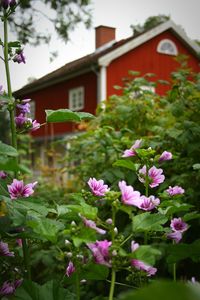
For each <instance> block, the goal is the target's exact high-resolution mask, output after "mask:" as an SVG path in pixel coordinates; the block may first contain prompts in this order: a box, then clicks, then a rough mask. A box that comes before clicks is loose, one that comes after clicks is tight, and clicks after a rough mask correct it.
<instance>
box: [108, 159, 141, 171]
mask: <svg viewBox="0 0 200 300" xmlns="http://www.w3.org/2000/svg"><path fill="white" fill-rule="evenodd" d="M113 166H114V167H123V168H127V169H129V170H132V171H137V164H134V163H133V162H132V161H131V160H129V159H118V160H117V161H116V162H114V163H113Z"/></svg>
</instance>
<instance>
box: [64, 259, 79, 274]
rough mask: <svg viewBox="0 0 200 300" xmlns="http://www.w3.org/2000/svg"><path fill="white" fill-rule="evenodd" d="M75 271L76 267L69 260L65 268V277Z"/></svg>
mask: <svg viewBox="0 0 200 300" xmlns="http://www.w3.org/2000/svg"><path fill="white" fill-rule="evenodd" d="M75 271H76V268H75V267H74V264H73V262H72V261H70V262H69V264H68V266H67V268H66V272H65V275H67V277H70V276H71V275H72V274H73V273H74V272H75Z"/></svg>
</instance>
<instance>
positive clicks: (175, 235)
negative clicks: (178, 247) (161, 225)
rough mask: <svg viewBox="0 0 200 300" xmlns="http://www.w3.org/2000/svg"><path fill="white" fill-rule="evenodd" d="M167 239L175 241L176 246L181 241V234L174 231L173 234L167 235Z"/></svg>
mask: <svg viewBox="0 0 200 300" xmlns="http://www.w3.org/2000/svg"><path fill="white" fill-rule="evenodd" d="M167 238H168V239H171V240H173V241H175V242H176V243H177V244H178V243H179V242H180V240H181V239H182V232H180V231H175V232H170V233H167Z"/></svg>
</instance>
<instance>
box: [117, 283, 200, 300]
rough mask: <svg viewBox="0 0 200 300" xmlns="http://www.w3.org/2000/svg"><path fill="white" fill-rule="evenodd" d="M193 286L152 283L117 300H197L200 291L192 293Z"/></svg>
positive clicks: (126, 293)
mask: <svg viewBox="0 0 200 300" xmlns="http://www.w3.org/2000/svg"><path fill="white" fill-rule="evenodd" d="M193 285H194V284H193ZM193 285H191V286H189V285H187V284H185V283H183V282H172V281H153V282H152V283H151V284H150V285H149V284H148V285H147V286H145V287H142V288H140V289H138V290H136V291H128V292H125V293H123V294H122V295H121V296H120V297H119V300H133V299H134V300H161V299H162V300H169V299H170V300H178V299H181V300H198V299H199V296H200V291H199V290H198V292H197V291H194V290H193ZM194 286H196V285H194Z"/></svg>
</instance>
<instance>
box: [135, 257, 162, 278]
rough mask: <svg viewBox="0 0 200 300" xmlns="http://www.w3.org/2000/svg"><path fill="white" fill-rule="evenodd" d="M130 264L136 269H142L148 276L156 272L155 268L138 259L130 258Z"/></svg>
mask: <svg viewBox="0 0 200 300" xmlns="http://www.w3.org/2000/svg"><path fill="white" fill-rule="evenodd" d="M131 265H132V266H133V267H135V268H136V269H137V270H142V271H144V272H146V273H147V276H148V277H149V276H152V275H155V274H156V272H157V269H156V268H154V267H152V266H149V265H147V264H145V263H144V262H143V261H141V260H138V259H132V260H131Z"/></svg>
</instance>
